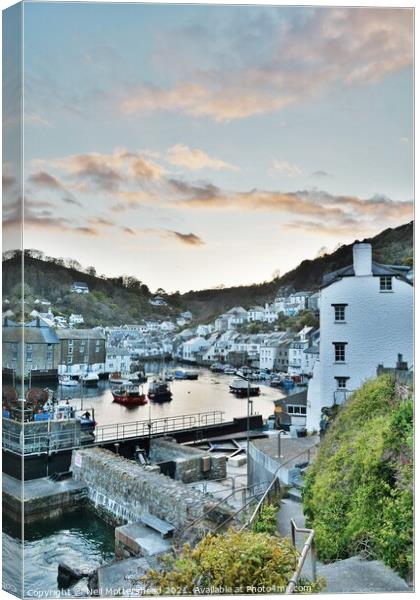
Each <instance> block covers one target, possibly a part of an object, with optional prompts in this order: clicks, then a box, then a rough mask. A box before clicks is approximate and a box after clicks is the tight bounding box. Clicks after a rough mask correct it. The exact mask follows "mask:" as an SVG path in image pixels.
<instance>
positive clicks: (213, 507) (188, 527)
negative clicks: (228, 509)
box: [179, 482, 267, 535]
mask: <svg viewBox="0 0 420 600" xmlns="http://www.w3.org/2000/svg"><path fill="white" fill-rule="evenodd" d="M262 483H267V482H262ZM257 485H261V483H258V484H255V483H253V484H252V485H247V486H244V487H243V488H236V489H235V490H234V491H233V492H231V493H230V494H228V495H227V496H226V497H225V498H222V499H221V500H220V501H219V502H217V504H215V505H213V506H212V507H211V508H210V509H209V510H208V511H206V512H205V513H203V514H202V515H200V516H199V517H197V518H196V519H194V521H191V523H189V524H188V525H187V526H186V527H184V528H183V529H180V530H179V535H183V534H184V533H185V532H186V531H187V530H188V529H191V527H193V526H194V525H195V524H196V523H198V522H199V521H202V520H204V519H205V518H206V517H207V516H208V515H209V514H210V513H212V512H213V511H214V510H215V509H216V508H218V507H219V506H220V505H221V504H223V503H224V502H226V501H227V500H229V498H231V497H232V496H234V495H235V494H236V493H237V492H240V491H243V490H248V489H249V488H253V487H256V486H257ZM258 495H259V494H254V496H253V498H255V497H256V496H258Z"/></svg>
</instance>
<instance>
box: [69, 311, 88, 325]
mask: <svg viewBox="0 0 420 600" xmlns="http://www.w3.org/2000/svg"><path fill="white" fill-rule="evenodd" d="M84 322H85V320H84V318H83V315H78V314H75V313H72V314H71V315H70V317H69V325H70V327H73V326H74V325H82V323H84Z"/></svg>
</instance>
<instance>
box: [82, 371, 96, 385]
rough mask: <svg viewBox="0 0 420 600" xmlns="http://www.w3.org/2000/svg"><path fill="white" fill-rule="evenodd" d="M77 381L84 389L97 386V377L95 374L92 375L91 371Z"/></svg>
mask: <svg viewBox="0 0 420 600" xmlns="http://www.w3.org/2000/svg"><path fill="white" fill-rule="evenodd" d="M79 381H81V382H82V384H83V385H85V386H86V387H94V386H97V385H98V382H99V375H98V374H97V373H93V372H92V371H88V372H87V373H85V374H84V375H81V376H80V378H79Z"/></svg>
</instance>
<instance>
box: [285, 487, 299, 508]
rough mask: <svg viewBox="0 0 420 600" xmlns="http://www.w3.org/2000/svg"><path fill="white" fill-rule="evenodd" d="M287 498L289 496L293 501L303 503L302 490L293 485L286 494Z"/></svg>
mask: <svg viewBox="0 0 420 600" xmlns="http://www.w3.org/2000/svg"><path fill="white" fill-rule="evenodd" d="M286 498H289V499H290V500H293V502H299V503H300V504H301V503H302V492H301V490H300V489H298V488H296V487H291V488H290V489H289V490H288V492H287V494H286Z"/></svg>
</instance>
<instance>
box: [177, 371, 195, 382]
mask: <svg viewBox="0 0 420 600" xmlns="http://www.w3.org/2000/svg"><path fill="white" fill-rule="evenodd" d="M174 377H175V379H188V380H195V379H198V371H187V370H185V369H176V371H175V373H174Z"/></svg>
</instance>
